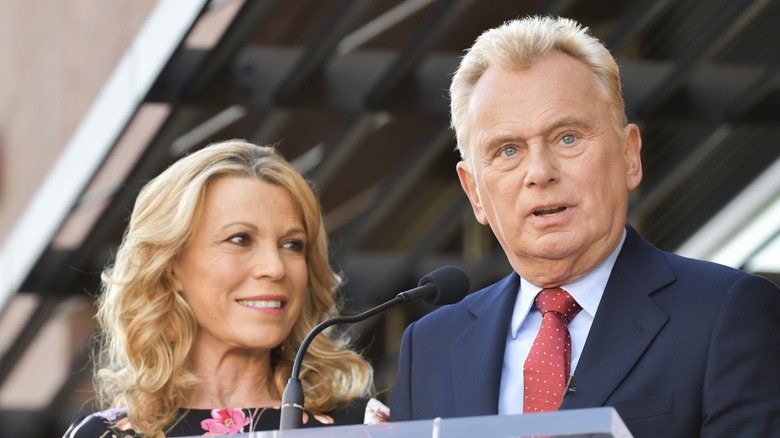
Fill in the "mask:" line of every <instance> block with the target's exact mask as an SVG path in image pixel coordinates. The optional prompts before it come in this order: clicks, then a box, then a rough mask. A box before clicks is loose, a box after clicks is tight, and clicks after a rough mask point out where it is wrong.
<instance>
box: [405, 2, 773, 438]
mask: <svg viewBox="0 0 780 438" xmlns="http://www.w3.org/2000/svg"><path fill="white" fill-rule="evenodd" d="M450 95H451V100H452V102H451V109H452V124H453V127H454V129H455V132H456V136H457V141H458V148H459V150H460V153H461V156H462V159H463V161H461V162H460V163H459V164H458V166H457V171H458V177H459V178H460V181H461V184H462V186H463V189H464V191H465V192H466V195H467V196H468V198H469V200H470V201H471V204H472V207H473V209H474V214H475V216H476V218H477V220H478V221H479V222H480V223H482V224H483V225H489V226H490V227H491V229H492V230H493V233H494V234H495V235H496V237H497V239H498V241H499V242H500V244H501V246H502V248H503V249H504V252H505V253H506V255H507V258H508V259H509V262H510V263H511V265H512V267H513V268H514V272H513V273H512V274H510V275H509V276H507V277H506V278H504V279H503V280H501V281H499V282H498V283H496V284H494V285H491V286H489V287H487V288H485V289H483V290H481V291H478V292H476V293H474V294H471V295H470V296H469V297H467V298H466V299H465V300H463V301H462V302H460V303H458V304H455V305H452V306H445V307H443V308H441V309H438V310H437V311H435V312H433V313H431V314H430V315H427V316H426V317H425V318H422V319H421V320H420V321H418V322H416V323H414V324H412V325H410V326H409V327H408V328H407V330H406V332H405V333H404V338H403V344H402V347H401V357H400V363H399V371H398V376H397V378H396V383H395V387H394V389H393V397H392V405H391V420H396V421H399V420H416V419H426V418H435V417H455V416H471V415H492V414H517V413H523V412H536V411H546V410H547V411H549V410H555V409H573V408H585V407H598V406H613V407H615V409H616V410H617V411H618V413H619V414H620V416H621V418H622V419H623V421H624V422H625V423H626V425H627V426H628V428H629V429H630V430H631V432H632V433H633V435H634V436H635V437H660V436H664V437H667V436H668V437H692V436H708V437H711V436H723V437H739V436H745V437H767V436H780V290H778V288H777V287H776V286H775V285H774V284H772V283H771V282H769V281H768V280H766V279H763V278H761V277H757V276H754V275H750V274H747V273H744V272H742V271H738V270H735V269H731V268H727V267H723V266H719V265H715V264H712V263H707V262H702V261H696V260H691V259H685V258H682V257H679V256H676V255H673V254H670V253H666V252H662V251H660V250H658V249H657V248H655V247H653V246H652V245H650V244H649V243H648V242H646V241H645V240H643V239H642V237H640V236H639V234H638V233H637V232H636V231H635V230H634V229H633V228H631V226H630V225H627V224H626V209H627V197H628V192H629V191H630V190H633V189H634V188H636V187H637V185H638V184H639V182H640V180H641V179H642V165H641V161H640V149H641V137H640V134H639V129H638V127H637V126H636V125H634V124H629V123H628V122H627V121H626V116H625V111H624V106H623V101H622V97H621V89H620V78H619V75H618V68H617V65H616V63H615V61H614V59H613V58H612V56H611V55H610V54H609V52H608V51H607V50H606V49H605V48H604V47H603V45H602V44H601V43H600V42H599V41H597V40H596V39H594V38H593V37H592V36H590V35H589V34H588V33H587V29H585V28H582V27H581V26H580V25H578V24H577V23H575V22H573V21H571V20H568V19H553V18H539V17H533V18H526V19H522V20H516V21H513V22H509V23H506V24H504V25H502V26H500V27H498V28H496V29H492V30H490V31H488V32H485V33H484V34H483V35H482V36H480V37H479V38H478V39H477V41H476V42H475V44H474V46H473V47H472V48H471V49H470V50H469V52H468V54H467V55H466V56H465V57H464V59H463V61H462V63H461V65H460V67H459V69H458V71H457V72H456V74H455V76H454V78H453V82H452V85H451V87H450ZM550 294H553V295H550ZM537 295H538V297H537ZM550 296H553V299H554V300H564V301H565V302H566V303H567V304H566V307H565V309H563V310H559V311H547V310H545V312H546V313H545V315H544V316H543V315H542V313H541V312H540V311H539V310H538V309H539V308H545V307H546V306H547V304H545V300H548V301H549V299H550V298H549V297H550ZM539 300H541V301H539ZM555 324H558V325H555ZM548 330H553V332H555V333H556V334H555V336H554V338H555V339H554V340H552V341H550V342H549V343H548V342H547V341H545V342H542V341H540V340H541V339H542V338H545V337H547V338H549V332H548ZM537 336H539V338H538V339H537ZM569 339H570V341H569ZM553 343H557V344H554V345H556V346H554V347H550V348H549V349H548V350H545V348H547V347H546V345H548V344H549V345H553ZM540 355H541V356H540ZM545 355H549V356H545ZM539 357H543V359H537V358H539ZM548 358H549V360H548ZM542 362H545V363H544V364H542ZM551 363H552V364H554V366H555V370H552V371H550V370H548V368H545V367H548V366H553V365H552V364H551ZM545 373H546V374H545ZM540 376H542V377H540ZM544 385H548V386H544Z"/></svg>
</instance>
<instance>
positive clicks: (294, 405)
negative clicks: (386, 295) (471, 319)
mask: <svg viewBox="0 0 780 438" xmlns="http://www.w3.org/2000/svg"><path fill="white" fill-rule="evenodd" d="M433 292H436V285H435V284H433V283H425V284H423V285H421V286H418V287H416V288H414V289H411V290H408V291H406V292H401V293H399V294H398V295H396V297H395V298H393V299H392V300H390V301H387V302H385V303H383V304H380V305H379V306H376V307H374V308H372V309H369V310H366V311H365V312H363V313H360V314H358V315H352V316H337V317H335V318H331V319H328V320H325V321H323V322H321V323H319V324H318V325H317V326H316V327H314V328H313V329H312V330H311V331H310V332H309V334H308V335H306V338H304V339H303V342H302V343H301V346H300V348H298V353H297V354H296V355H295V362H293V368H292V376H291V377H290V379H289V380H287V386H285V387H284V394H282V412H281V417H282V418H281V420H280V422H279V429H280V430H284V429H298V428H300V427H301V426H303V399H304V395H303V385H302V384H301V380H300V379H299V378H298V376H299V375H300V373H301V363H302V362H303V355H304V354H305V353H306V350H307V349H308V348H309V344H311V342H312V340H314V337H315V336H317V335H318V334H320V333H321V332H322V331H323V330H325V329H326V328H328V327H330V326H333V325H336V324H342V323H352V322H359V321H362V320H364V319H367V318H369V317H371V316H374V315H376V314H377V313H379V312H381V311H383V310H385V309H388V308H390V307H393V306H395V305H398V304H408V303H410V302H412V301H417V300H419V299H421V297H424V296H427V295H430V294H431V293H433Z"/></svg>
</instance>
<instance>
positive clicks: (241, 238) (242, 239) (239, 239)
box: [228, 233, 250, 246]
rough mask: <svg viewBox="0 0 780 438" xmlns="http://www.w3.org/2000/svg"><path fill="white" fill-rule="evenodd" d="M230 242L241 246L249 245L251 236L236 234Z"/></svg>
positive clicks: (231, 237)
mask: <svg viewBox="0 0 780 438" xmlns="http://www.w3.org/2000/svg"><path fill="white" fill-rule="evenodd" d="M228 240H229V241H230V242H233V243H235V244H236V245H241V246H247V245H249V241H250V239H249V234H247V233H238V234H234V235H232V236H230V238H229V239H228Z"/></svg>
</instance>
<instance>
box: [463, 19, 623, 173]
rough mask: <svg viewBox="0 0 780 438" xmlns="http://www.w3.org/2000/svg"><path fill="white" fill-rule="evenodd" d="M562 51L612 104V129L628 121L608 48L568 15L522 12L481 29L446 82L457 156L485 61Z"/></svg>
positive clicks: (514, 65)
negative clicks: (590, 75) (587, 71)
mask: <svg viewBox="0 0 780 438" xmlns="http://www.w3.org/2000/svg"><path fill="white" fill-rule="evenodd" d="M556 53H563V54H566V55H569V56H571V57H572V58H574V59H576V60H578V61H581V62H583V63H584V64H585V65H586V66H588V68H589V69H590V71H591V72H592V73H593V78H594V80H595V81H596V85H597V87H598V89H599V92H600V94H601V96H602V98H603V99H604V101H605V102H607V103H608V104H609V105H610V107H611V109H612V119H613V122H614V124H615V129H617V131H618V132H622V130H623V128H624V127H625V126H626V125H627V124H628V121H627V119H626V112H625V104H624V102H623V93H622V90H621V85H620V73H619V72H618V66H617V63H616V62H615V59H614V58H613V57H612V54H610V53H609V50H607V48H606V47H604V45H603V44H602V43H601V42H600V41H599V40H597V39H596V38H594V37H593V36H591V35H590V33H589V30H588V28H587V27H583V26H581V25H580V24H578V23H577V22H576V21H574V20H571V19H568V18H553V17H539V16H532V17H525V18H522V19H517V20H512V21H508V22H506V23H504V24H502V25H501V26H498V27H496V28H493V29H490V30H487V31H485V32H484V33H482V34H481V35H480V36H479V37H478V38H477V40H476V41H475V42H474V45H473V46H471V48H470V49H468V51H467V53H466V55H465V56H464V57H463V59H462V60H461V63H460V65H459V66H458V70H457V71H456V72H455V75H454V76H453V79H452V83H451V84H450V112H451V117H452V128H453V129H454V130H455V136H456V139H457V148H458V151H459V152H460V155H461V158H462V159H463V160H464V161H466V162H467V163H468V162H469V159H468V138H469V137H468V135H469V133H468V128H469V100H470V99H471V93H472V91H473V89H474V86H475V85H476V83H477V81H479V79H480V78H481V77H482V75H483V74H484V73H485V72H486V71H487V70H488V69H489V68H491V67H497V68H502V69H506V70H522V69H526V68H529V67H531V66H532V65H534V64H535V63H536V62H538V61H540V60H542V59H544V58H546V57H548V56H551V55H554V54H556Z"/></svg>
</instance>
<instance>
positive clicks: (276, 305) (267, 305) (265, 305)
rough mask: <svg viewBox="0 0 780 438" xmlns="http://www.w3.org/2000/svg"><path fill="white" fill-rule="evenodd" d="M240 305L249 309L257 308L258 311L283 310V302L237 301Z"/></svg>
mask: <svg viewBox="0 0 780 438" xmlns="http://www.w3.org/2000/svg"><path fill="white" fill-rule="evenodd" d="M237 302H238V304H240V305H242V306H247V307H255V308H257V309H281V308H282V302H281V301H249V300H237Z"/></svg>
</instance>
